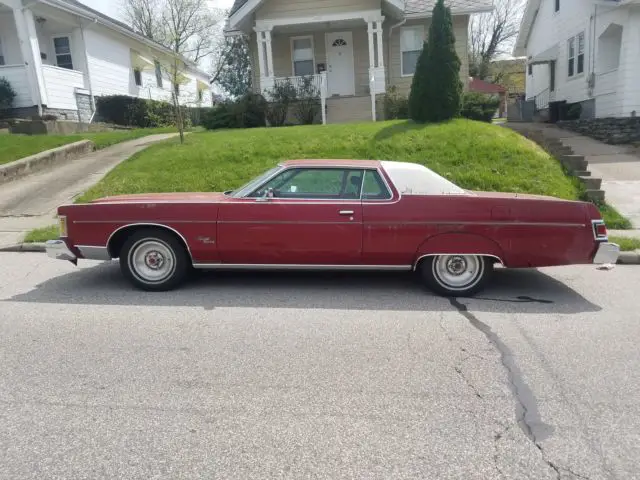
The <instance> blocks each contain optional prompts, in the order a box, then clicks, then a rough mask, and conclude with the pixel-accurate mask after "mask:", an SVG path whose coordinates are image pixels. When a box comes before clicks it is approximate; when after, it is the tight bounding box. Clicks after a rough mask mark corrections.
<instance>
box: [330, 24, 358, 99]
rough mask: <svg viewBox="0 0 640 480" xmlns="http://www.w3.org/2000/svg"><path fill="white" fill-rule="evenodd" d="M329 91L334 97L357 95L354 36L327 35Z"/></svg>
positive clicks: (347, 33) (347, 34)
mask: <svg viewBox="0 0 640 480" xmlns="http://www.w3.org/2000/svg"><path fill="white" fill-rule="evenodd" d="M326 43H327V89H328V92H329V96H332V95H355V93H356V85H355V72H354V62H353V35H352V34H351V32H338V33H327V34H326Z"/></svg>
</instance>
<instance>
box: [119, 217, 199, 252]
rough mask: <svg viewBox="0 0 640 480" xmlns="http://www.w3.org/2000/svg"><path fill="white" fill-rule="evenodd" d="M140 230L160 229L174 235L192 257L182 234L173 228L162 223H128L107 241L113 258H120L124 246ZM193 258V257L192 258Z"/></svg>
mask: <svg viewBox="0 0 640 480" xmlns="http://www.w3.org/2000/svg"><path fill="white" fill-rule="evenodd" d="M140 230H158V231H162V232H165V233H168V234H170V235H172V236H173V237H174V238H175V239H176V240H178V242H180V244H181V245H182V246H183V247H184V250H185V252H187V255H189V259H191V251H190V250H189V247H188V245H187V243H186V241H185V239H184V237H183V236H182V235H180V234H179V233H178V232H176V231H175V230H173V229H172V228H169V227H165V226H162V225H144V224H142V225H140V224H136V225H128V226H126V227H121V228H120V229H119V230H116V231H115V233H112V234H111V238H109V242H108V243H107V250H108V252H109V255H111V258H118V257H119V256H120V251H121V250H122V247H123V246H124V244H125V242H126V241H127V239H128V238H129V237H130V236H131V235H133V234H134V233H135V232H138V231H140ZM191 260H192V259H191Z"/></svg>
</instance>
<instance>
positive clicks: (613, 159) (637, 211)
mask: <svg viewBox="0 0 640 480" xmlns="http://www.w3.org/2000/svg"><path fill="white" fill-rule="evenodd" d="M509 127H511V128H513V130H515V131H520V130H540V131H542V132H544V136H545V138H554V139H558V140H560V141H561V142H562V144H563V145H565V146H567V147H571V148H572V149H573V152H574V154H576V155H583V156H584V158H585V160H587V162H589V167H588V169H589V171H590V172H591V175H592V176H593V177H595V178H601V179H602V187H601V188H602V189H603V190H604V191H605V198H606V201H607V203H609V204H611V205H613V206H614V207H615V208H616V210H618V211H619V212H620V213H621V214H622V215H624V216H625V217H626V218H628V219H629V220H630V221H631V224H632V225H633V229H634V230H631V231H627V233H625V234H624V235H625V236H637V237H640V156H639V155H638V153H637V150H636V151H634V149H633V147H631V146H625V145H607V144H606V143H602V142H599V141H597V140H593V139H592V138H589V137H585V136H582V135H579V134H577V133H574V132H571V131H569V130H563V129H561V128H558V127H556V126H554V125H549V124H543V123H512V124H509Z"/></svg>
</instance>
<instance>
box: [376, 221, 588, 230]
mask: <svg viewBox="0 0 640 480" xmlns="http://www.w3.org/2000/svg"><path fill="white" fill-rule="evenodd" d="M366 225H446V226H456V225H459V226H465V225H480V226H500V227H512V226H514V227H571V228H584V227H585V226H586V225H585V224H584V223H556V222H452V221H440V220H437V221H426V222H425V221H408V222H385V221H380V222H375V221H374V222H366Z"/></svg>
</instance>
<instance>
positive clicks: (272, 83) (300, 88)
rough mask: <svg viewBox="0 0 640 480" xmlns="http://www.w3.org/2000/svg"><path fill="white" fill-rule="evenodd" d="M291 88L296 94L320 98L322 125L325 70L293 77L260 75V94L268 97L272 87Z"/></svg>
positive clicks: (324, 100)
mask: <svg viewBox="0 0 640 480" xmlns="http://www.w3.org/2000/svg"><path fill="white" fill-rule="evenodd" d="M276 87H277V88H284V89H291V90H292V92H295V94H296V96H298V97H300V96H305V97H307V98H309V97H310V98H318V99H319V100H320V110H321V113H322V123H323V125H324V124H326V123H327V74H326V72H323V73H319V74H314V75H304V76H293V77H262V78H261V79H260V88H261V90H262V94H263V95H264V96H265V97H266V98H267V99H269V98H270V97H272V95H273V89H274V88H276Z"/></svg>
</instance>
